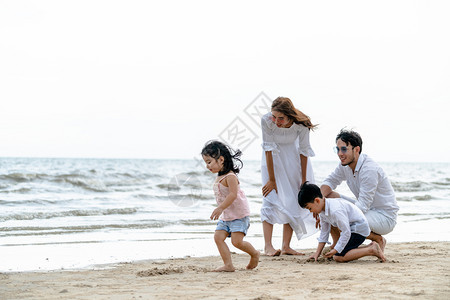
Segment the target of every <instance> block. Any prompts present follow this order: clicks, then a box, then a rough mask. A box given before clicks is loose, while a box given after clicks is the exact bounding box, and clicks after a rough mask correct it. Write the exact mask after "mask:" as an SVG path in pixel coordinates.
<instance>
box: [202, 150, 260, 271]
mask: <svg viewBox="0 0 450 300" xmlns="http://www.w3.org/2000/svg"><path fill="white" fill-rule="evenodd" d="M240 156H241V152H240V151H239V150H238V151H237V152H236V153H234V154H232V152H231V149H229V148H228V146H226V145H225V144H223V143H221V142H218V141H211V142H208V143H207V144H206V145H205V147H203V149H202V157H203V160H204V161H205V163H206V168H208V170H210V171H211V172H212V173H218V174H217V178H216V181H215V183H214V194H215V195H216V201H217V205H218V206H217V208H216V209H214V211H213V212H212V214H211V217H210V218H211V220H217V219H219V222H218V223H217V227H216V232H215V233H214V241H215V242H216V245H217V248H218V249H219V253H220V256H221V257H222V260H223V263H224V265H223V267H220V268H218V269H216V270H215V271H217V272H233V271H234V270H235V268H234V266H233V262H232V261H231V253H230V250H229V249H228V246H227V244H226V243H225V239H226V238H227V237H231V243H232V244H233V246H235V247H236V248H238V249H240V250H242V251H244V252H246V253H248V254H249V255H250V262H249V264H248V265H247V269H254V268H256V266H257V265H258V262H259V251H257V250H256V249H255V248H254V247H253V246H252V244H250V243H249V242H246V241H244V236H245V235H246V234H247V229H248V227H249V226H250V217H249V216H250V209H249V206H248V201H247V198H246V197H245V194H244V192H243V191H242V190H241V188H240V186H239V180H238V178H237V176H236V174H237V173H239V169H240V167H239V166H237V165H235V161H237V162H238V163H240V164H241V167H242V161H241V160H240V159H239V157H240Z"/></svg>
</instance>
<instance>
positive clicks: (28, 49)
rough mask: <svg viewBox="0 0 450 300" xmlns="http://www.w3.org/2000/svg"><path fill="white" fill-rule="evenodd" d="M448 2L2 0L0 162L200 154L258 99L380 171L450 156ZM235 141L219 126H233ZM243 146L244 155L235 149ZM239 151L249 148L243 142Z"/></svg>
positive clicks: (255, 153) (254, 154)
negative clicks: (343, 138) (282, 101)
mask: <svg viewBox="0 0 450 300" xmlns="http://www.w3.org/2000/svg"><path fill="white" fill-rule="evenodd" d="M449 15H450V1H425V0H424V1H411V0H407V1H392V0H391V1H360V0H358V1H272V2H268V1H227V2H223V1H211V0H207V1H192V0H191V1H181V0H180V1H109V0H108V1H106V0H105V1H95V0H94V1H91V0H90V1H79V0H77V1H62V0H57V1H16V0H14V1H3V0H0V157H5V156H13V157H17V156H18V157H22V156H25V157H98V158H103V157H105V158H185V159H191V158H194V157H199V152H200V151H201V148H202V146H203V145H204V143H205V142H206V141H208V140H210V139H216V138H218V136H219V135H220V134H221V133H223V132H224V130H226V129H227V128H230V127H229V125H230V124H232V122H233V120H235V119H236V117H239V118H240V120H241V121H242V122H243V123H245V124H246V125H247V126H248V127H249V128H250V129H251V130H252V131H253V132H254V133H255V134H256V135H257V138H256V139H255V140H254V141H252V142H251V143H250V144H249V145H248V146H246V147H245V149H244V156H243V158H245V159H260V156H261V147H260V144H261V138H260V136H261V133H260V131H259V128H258V125H257V124H256V123H253V120H251V119H250V117H249V116H248V115H246V114H245V112H244V110H245V109H246V108H247V106H249V105H251V103H252V101H253V100H255V99H258V96H259V95H261V92H263V93H264V95H267V96H268V97H269V98H270V99H272V100H273V99H274V98H276V97H277V96H286V97H289V98H291V99H292V101H293V102H294V104H295V106H296V107H297V108H298V109H300V110H301V111H303V112H304V113H306V114H307V115H309V116H310V117H311V119H312V121H313V123H317V124H319V127H318V129H317V130H316V131H314V132H312V133H311V143H312V147H313V149H314V150H315V152H316V157H315V159H316V160H336V161H337V158H336V156H335V154H334V153H333V152H332V147H333V146H334V139H335V136H336V134H337V133H338V131H339V130H340V129H341V128H342V127H348V128H353V129H354V130H356V131H358V132H359V133H360V134H361V135H362V138H363V141H364V144H363V152H364V153H368V154H369V155H370V156H372V157H373V158H375V159H377V160H379V161H394V162H395V161H412V162H415V161H422V162H427V161H431V162H440V161H442V162H450V138H449V137H450V134H449V130H450V125H449V121H448V116H447V115H448V114H449V108H450V54H449V53H450V38H449V37H450V18H449ZM225 132H226V131H225ZM233 146H236V145H233ZM238 147H241V146H239V145H238Z"/></svg>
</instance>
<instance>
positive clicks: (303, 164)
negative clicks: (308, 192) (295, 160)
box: [300, 154, 308, 184]
mask: <svg viewBox="0 0 450 300" xmlns="http://www.w3.org/2000/svg"><path fill="white" fill-rule="evenodd" d="M300 166H301V168H302V184H303V183H304V182H305V181H306V170H307V166H308V157H306V156H304V155H303V154H300Z"/></svg>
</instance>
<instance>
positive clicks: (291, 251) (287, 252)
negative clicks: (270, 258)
mask: <svg viewBox="0 0 450 300" xmlns="http://www.w3.org/2000/svg"><path fill="white" fill-rule="evenodd" d="M281 254H282V255H305V253H301V252H298V251H295V250H294V249H292V248H290V247H289V248H285V249H283V251H281Z"/></svg>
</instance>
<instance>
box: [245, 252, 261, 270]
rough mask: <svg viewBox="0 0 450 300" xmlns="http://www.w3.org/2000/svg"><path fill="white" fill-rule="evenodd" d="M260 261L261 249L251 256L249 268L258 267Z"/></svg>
mask: <svg viewBox="0 0 450 300" xmlns="http://www.w3.org/2000/svg"><path fill="white" fill-rule="evenodd" d="M258 263H259V251H255V254H254V255H251V256H250V262H249V263H248V265H247V270H252V269H254V268H256V266H257V265H258Z"/></svg>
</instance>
